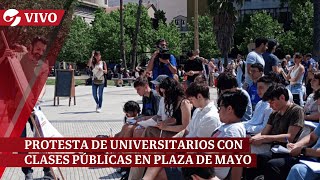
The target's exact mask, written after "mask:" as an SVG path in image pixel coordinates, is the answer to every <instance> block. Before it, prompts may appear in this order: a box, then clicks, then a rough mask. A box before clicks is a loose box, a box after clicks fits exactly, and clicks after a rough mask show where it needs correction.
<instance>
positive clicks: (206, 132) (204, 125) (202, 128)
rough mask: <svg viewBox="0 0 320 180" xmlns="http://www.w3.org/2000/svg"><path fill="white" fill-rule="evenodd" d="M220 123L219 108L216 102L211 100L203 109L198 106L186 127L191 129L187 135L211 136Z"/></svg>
mask: <svg viewBox="0 0 320 180" xmlns="http://www.w3.org/2000/svg"><path fill="white" fill-rule="evenodd" d="M220 124H221V122H220V118H219V114H218V109H217V108H216V106H215V105H214V102H210V103H209V104H208V105H207V106H206V107H204V108H203V109H199V108H197V109H196V110H195V111H194V112H193V116H192V118H191V121H190V123H189V125H188V126H187V128H186V129H187V131H189V133H188V134H187V135H186V137H210V136H211V135H212V133H213V132H214V131H215V130H216V129H217V127H219V126H220Z"/></svg>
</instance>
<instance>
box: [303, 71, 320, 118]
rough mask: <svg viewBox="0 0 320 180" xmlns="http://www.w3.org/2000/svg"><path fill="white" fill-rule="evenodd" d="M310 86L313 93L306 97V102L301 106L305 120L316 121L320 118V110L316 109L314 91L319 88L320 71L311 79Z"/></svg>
mask: <svg viewBox="0 0 320 180" xmlns="http://www.w3.org/2000/svg"><path fill="white" fill-rule="evenodd" d="M311 88H312V90H313V93H312V94H310V95H309V96H308V98H307V101H306V104H305V105H304V107H303V110H304V113H305V120H310V121H318V122H319V118H320V112H319V111H318V104H317V102H316V101H315V100H314V92H315V91H317V90H318V89H320V73H319V72H317V73H315V74H314V75H313V78H312V79H311Z"/></svg>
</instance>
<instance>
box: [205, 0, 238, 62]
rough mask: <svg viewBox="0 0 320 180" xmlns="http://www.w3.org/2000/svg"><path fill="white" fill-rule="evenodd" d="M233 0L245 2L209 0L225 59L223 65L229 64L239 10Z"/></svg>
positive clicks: (217, 38)
mask: <svg viewBox="0 0 320 180" xmlns="http://www.w3.org/2000/svg"><path fill="white" fill-rule="evenodd" d="M233 2H235V4H238V5H242V4H243V0H236V1H231V0H208V6H209V11H210V14H211V15H213V17H214V31H215V34H216V40H217V44H218V47H219V49H220V51H221V54H222V55H223V57H224V59H225V61H224V64H223V66H224V67H227V65H228V53H229V51H230V49H231V47H232V46H233V42H234V40H233V35H234V31H235V23H236V20H237V18H236V14H237V10H236V8H235V7H234V4H233Z"/></svg>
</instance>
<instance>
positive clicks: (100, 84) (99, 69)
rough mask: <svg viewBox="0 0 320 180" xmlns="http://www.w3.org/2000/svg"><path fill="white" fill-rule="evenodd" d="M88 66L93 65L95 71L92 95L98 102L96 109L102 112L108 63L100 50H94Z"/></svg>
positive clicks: (93, 71)
mask: <svg viewBox="0 0 320 180" xmlns="http://www.w3.org/2000/svg"><path fill="white" fill-rule="evenodd" d="M88 66H89V67H91V69H92V73H93V76H92V95H93V98H94V100H95V101H96V104H97V106H96V111H97V112H98V113H100V112H101V107H102V99H103V89H104V82H105V81H106V79H105V78H104V74H107V73H108V68H107V64H106V62H105V61H102V60H101V54H100V51H94V52H92V56H91V58H90V60H89V62H88ZM97 91H98V94H97ZM98 95H99V97H98Z"/></svg>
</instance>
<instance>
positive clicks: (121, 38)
mask: <svg viewBox="0 0 320 180" xmlns="http://www.w3.org/2000/svg"><path fill="white" fill-rule="evenodd" d="M120 56H121V59H122V60H123V61H122V63H123V65H124V69H125V71H127V63H126V51H125V49H124V25H123V0H120Z"/></svg>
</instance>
